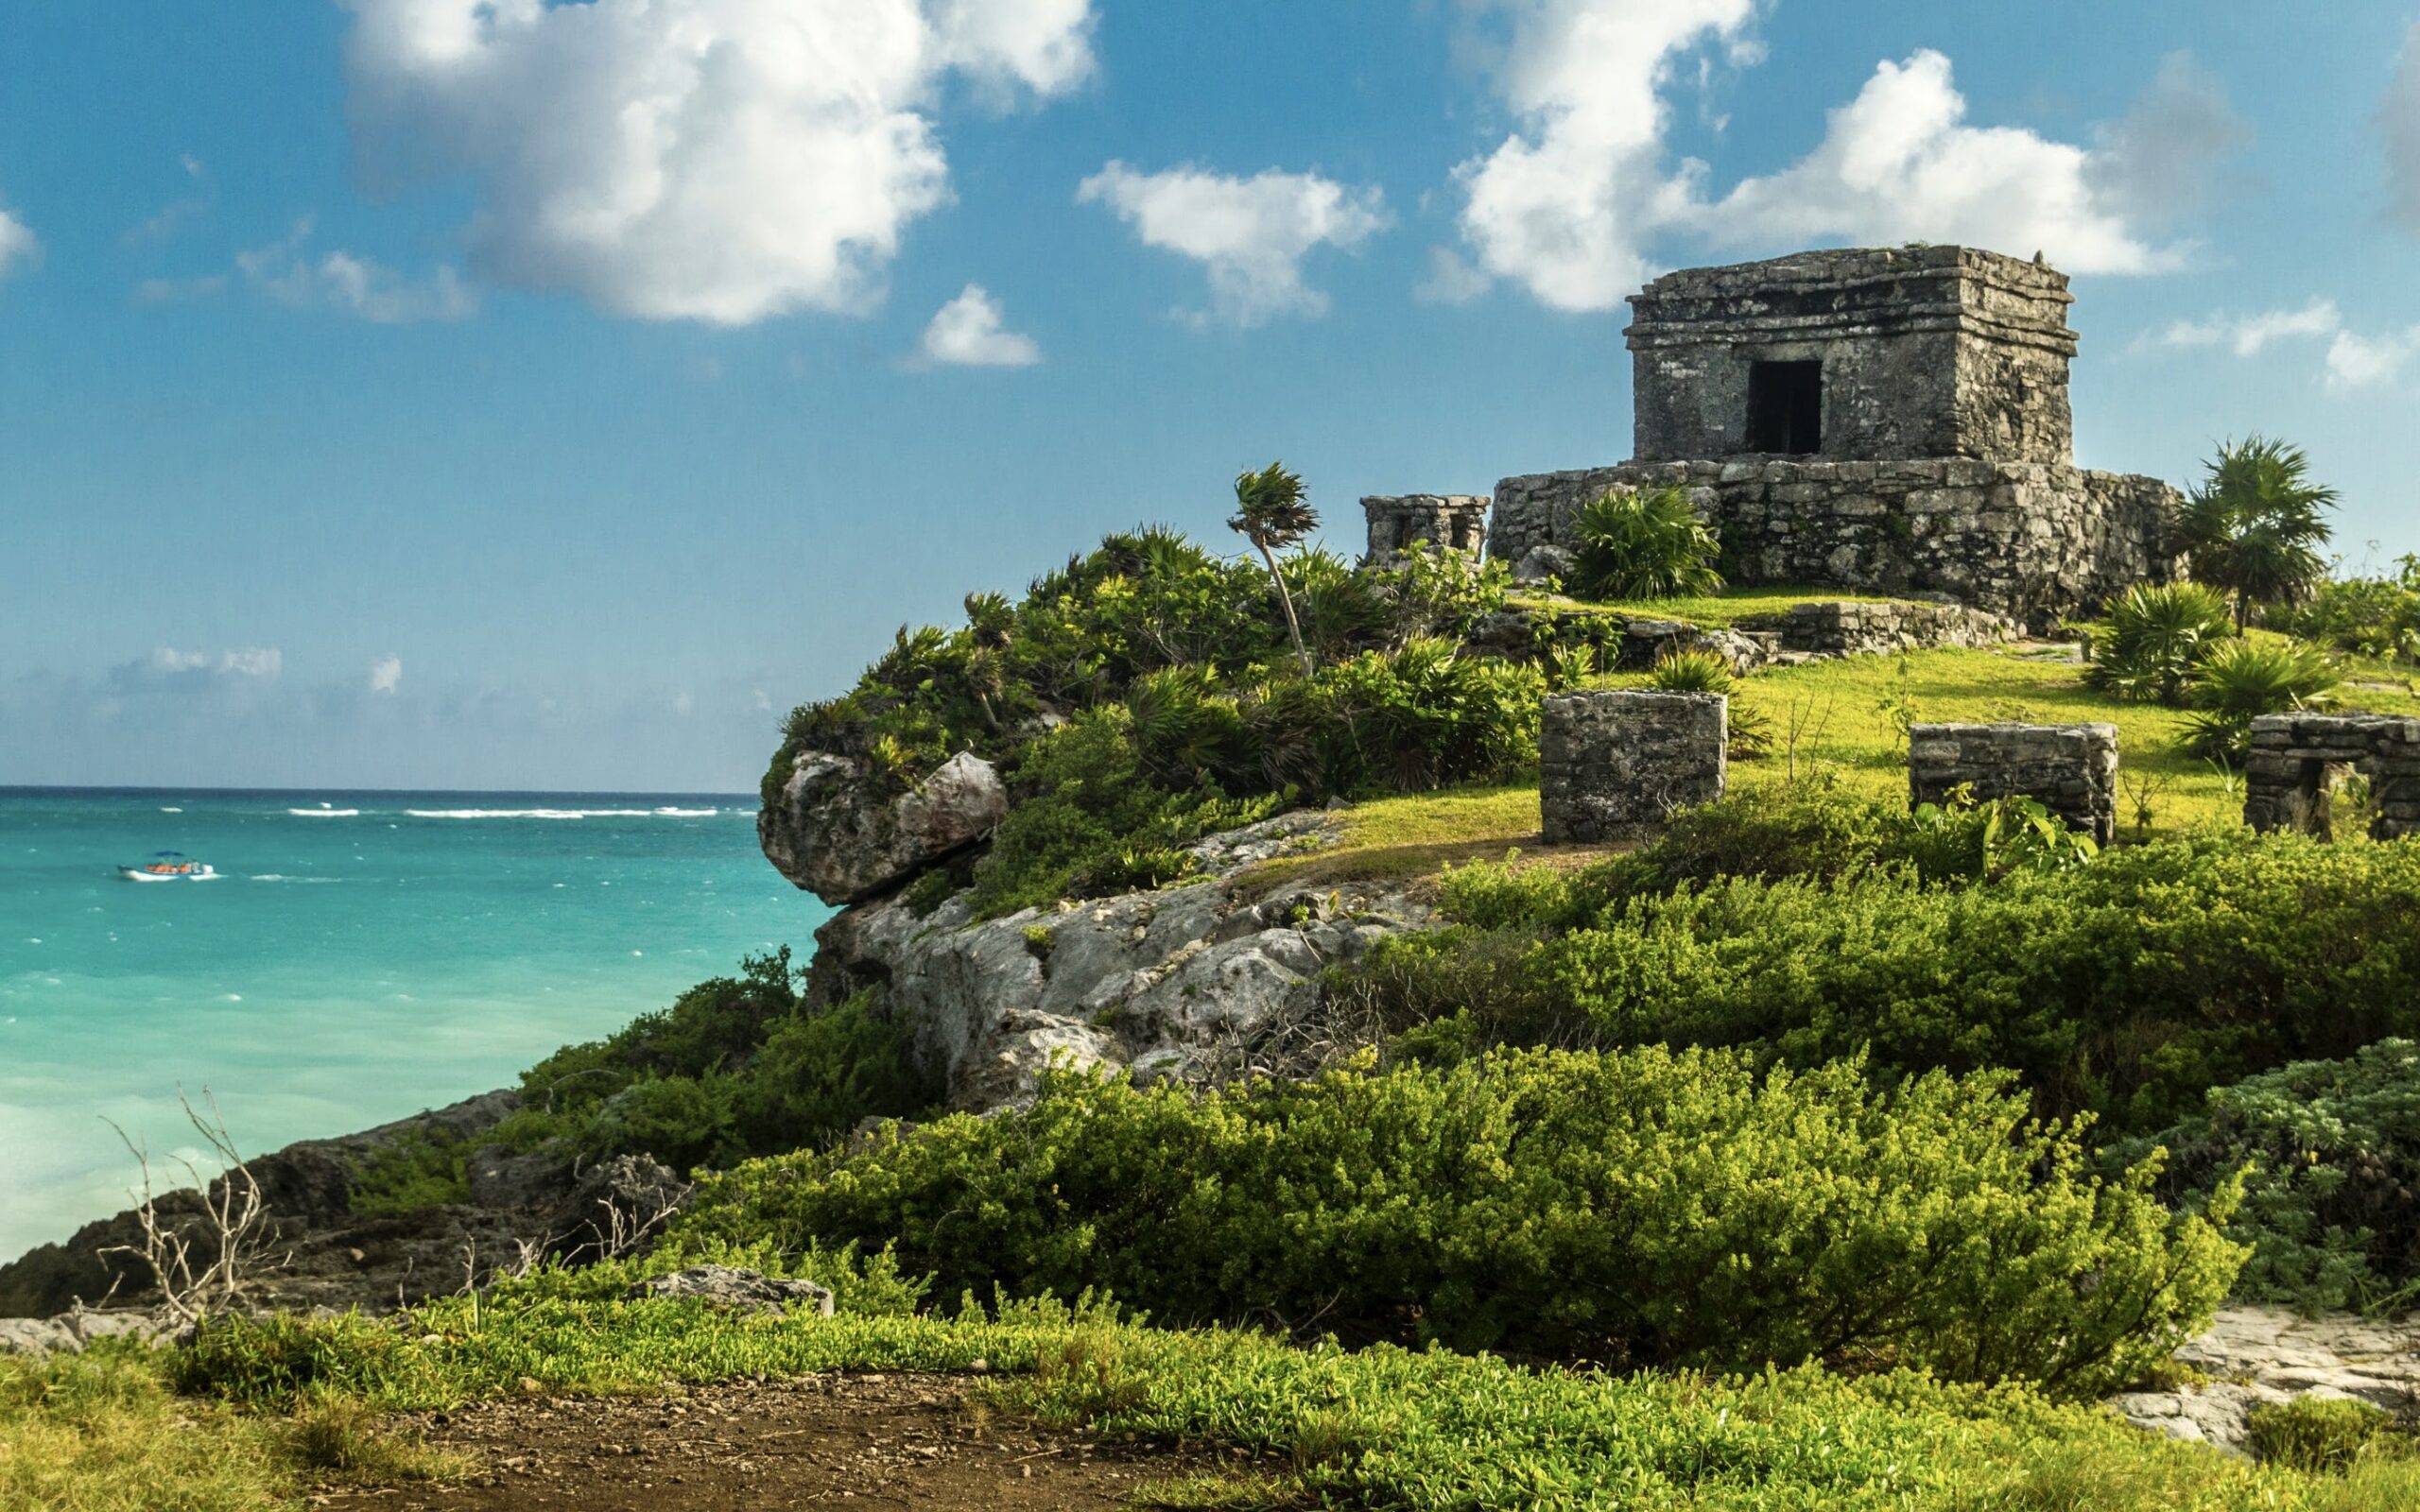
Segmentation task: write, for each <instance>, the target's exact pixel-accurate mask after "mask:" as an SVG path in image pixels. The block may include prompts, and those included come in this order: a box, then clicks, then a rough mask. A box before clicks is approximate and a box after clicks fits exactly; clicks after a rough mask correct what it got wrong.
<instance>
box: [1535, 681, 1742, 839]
mask: <svg viewBox="0 0 2420 1512" xmlns="http://www.w3.org/2000/svg"><path fill="white" fill-rule="evenodd" d="M1730 737H1731V700H1730V699H1728V698H1726V697H1724V696H1722V695H1721V694H1719V693H1652V692H1645V691H1629V690H1622V691H1610V692H1592V693H1565V694H1558V695H1556V696H1552V697H1549V698H1547V701H1546V709H1545V714H1544V718H1543V720H1542V722H1541V724H1540V728H1539V731H1538V777H1539V782H1538V801H1539V808H1540V818H1541V820H1542V826H1541V827H1542V829H1543V830H1544V833H1545V835H1546V839H1547V844H1549V845H1564V844H1570V843H1575V842H1581V843H1591V842H1598V841H1604V840H1620V839H1629V838H1633V837H1635V836H1638V835H1641V834H1644V833H1648V832H1650V831H1652V830H1654V829H1655V828H1657V827H1658V826H1660V825H1662V824H1663V823H1665V822H1666V821H1667V820H1668V819H1669V818H1670V817H1671V816H1672V815H1673V814H1674V813H1675V812H1677V811H1678V810H1681V809H1685V808H1692V807H1695V806H1696V805H1698V804H1701V803H1711V802H1713V801H1714V800H1715V799H1719V798H1720V797H1721V796H1722V788H1723V784H1724V782H1726V781H1727V780H1728V778H1729V775H1730V765H1729V762H1730V757H1729V751H1728V747H1729V745H1730Z"/></svg>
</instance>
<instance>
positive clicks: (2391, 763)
mask: <svg viewBox="0 0 2420 1512" xmlns="http://www.w3.org/2000/svg"><path fill="white" fill-rule="evenodd" d="M2347 775H2359V776H2360V777H2363V778H2366V779H2368V781H2369V783H2370V808H2371V811H2372V813H2371V821H2370V834H2371V836H2372V837H2373V838H2375V839H2379V840H2393V839H2396V838H2399V837H2401V836H2404V835H2411V834H2420V719H2409V718H2398V717H2394V716H2392V715H2386V714H2308V713H2291V714H2263V715H2261V716H2260V717H2259V718H2257V719H2255V720H2254V721H2253V722H2252V755H2251V758H2250V760H2249V761H2248V762H2247V763H2246V765H2245V766H2244V771H2243V822H2244V823H2246V824H2249V825H2251V826H2252V827H2253V828H2254V829H2256V830H2276V829H2290V830H2300V831H2303V832H2305V833H2316V834H2326V833H2328V831H2329V828H2330V816H2331V811H2332V809H2333V806H2334V805H2333V804H2332V803H2331V802H2330V801H2329V799H2330V796H2331V795H2332V794H2333V793H2334V792H2335V791H2336V790H2337V788H2338V786H2339V784H2340V782H2341V781H2342V778H2343V777H2345V776H2347Z"/></svg>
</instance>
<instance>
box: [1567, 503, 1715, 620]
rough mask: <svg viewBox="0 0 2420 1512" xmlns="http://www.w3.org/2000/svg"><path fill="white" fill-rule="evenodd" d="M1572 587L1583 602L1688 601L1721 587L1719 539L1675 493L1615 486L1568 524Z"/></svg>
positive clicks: (1584, 506) (1584, 507)
mask: <svg viewBox="0 0 2420 1512" xmlns="http://www.w3.org/2000/svg"><path fill="white" fill-rule="evenodd" d="M1572 533H1573V536H1574V537H1575V538H1576V544H1577V548H1578V549H1577V550H1576V551H1575V552H1574V554H1573V562H1572V568H1571V578H1572V587H1573V589H1574V591H1575V592H1577V593H1580V594H1582V596H1583V597H1589V598H1603V599H1625V598H1688V597H1693V596H1696V595H1698V594H1703V593H1714V592H1716V591H1718V590H1719V589H1720V588H1721V587H1722V575H1721V574H1720V573H1719V572H1717V571H1716V570H1715V565H1714V564H1715V559H1716V558H1718V557H1720V555H1721V552H1722V542H1721V541H1720V540H1718V539H1717V538H1716V536H1715V533H1714V530H1713V527H1711V526H1709V525H1708V524H1706V523H1705V522H1704V521H1703V520H1700V519H1699V518H1698V515H1697V511H1696V510H1695V509H1694V508H1692V507H1690V505H1689V496H1688V494H1687V493H1686V491H1685V490H1682V489H1679V488H1677V487H1667V488H1660V489H1615V490H1608V491H1606V492H1605V493H1602V494H1599V496H1598V497H1597V498H1595V499H1593V500H1591V501H1590V502H1589V503H1587V504H1585V505H1582V507H1581V509H1580V513H1579V515H1578V517H1577V518H1576V519H1574V520H1573V521H1572Z"/></svg>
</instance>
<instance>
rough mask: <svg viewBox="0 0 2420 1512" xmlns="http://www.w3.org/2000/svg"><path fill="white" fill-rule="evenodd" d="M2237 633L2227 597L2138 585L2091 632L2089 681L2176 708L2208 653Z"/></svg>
mask: <svg viewBox="0 0 2420 1512" xmlns="http://www.w3.org/2000/svg"><path fill="white" fill-rule="evenodd" d="M2236 633H2237V630H2236V625H2235V621H2234V619H2233V618H2232V617H2231V615H2230V613H2229V610H2228V608H2227V601H2226V597H2225V595H2224V594H2222V593H2218V592H2217V591H2216V590H2214V589H2210V588H2207V587H2204V586H2203V585H2202V584H2200V583H2163V584H2159V585H2156V586H2146V585H2142V584H2137V585H2135V587H2133V588H2130V589H2128V590H2127V591H2126V592H2125V593H2124V594H2123V595H2121V596H2120V597H2118V599H2117V600H2116V601H2115V602H2113V603H2111V605H2110V606H2109V617H2108V619H2107V620H2106V621H2104V622H2103V623H2101V624H2100V625H2098V626H2096V627H2093V628H2092V629H2091V631H2090V632H2089V639H2088V640H2087V642H2086V648H2087V650H2088V651H2089V652H2090V655H2091V658H2092V661H2091V664H2090V665H2088V666H2086V667H2085V668H2084V674H2083V679H2084V681H2085V682H2086V683H2087V684H2088V685H2090V686H2092V687H2094V688H2098V689H2100V691H2101V692H2103V693H2106V694H2111V695H2113V696H2117V697H2119V698H2125V699H2130V700H2135V701H2139V702H2151V703H2165V704H2177V703H2181V702H2183V701H2184V697H2185V690H2186V686H2187V683H2188V682H2189V681H2190V680H2191V679H2192V676H2193V669H2194V668H2195V667H2196V666H2197V665H2199V664H2200V662H2201V660H2202V658H2203V656H2204V653H2206V652H2207V651H2208V650H2210V649H2211V647H2213V646H2214V645H2216V644H2218V643H2219V642H2221V641H2223V640H2226V639H2228V638H2230V637H2232V636H2234V635H2235V634H2236Z"/></svg>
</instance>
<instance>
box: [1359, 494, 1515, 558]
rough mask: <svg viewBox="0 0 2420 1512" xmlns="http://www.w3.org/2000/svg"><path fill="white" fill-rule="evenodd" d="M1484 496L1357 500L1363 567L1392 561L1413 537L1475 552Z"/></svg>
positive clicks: (1483, 531)
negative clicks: (1363, 533) (1364, 535)
mask: <svg viewBox="0 0 2420 1512" xmlns="http://www.w3.org/2000/svg"><path fill="white" fill-rule="evenodd" d="M1488 504H1489V500H1488V497H1487V495H1485V494H1483V493H1404V494H1391V495H1390V494H1372V495H1368V496H1365V497H1364V498H1363V499H1362V500H1361V512H1362V514H1363V515H1364V516H1366V517H1367V518H1368V520H1369V524H1370V545H1369V549H1368V551H1366V552H1365V553H1364V554H1363V556H1362V558H1361V565H1362V566H1364V567H1392V566H1394V565H1396V564H1397V563H1398V562H1399V561H1401V560H1402V558H1403V554H1404V553H1405V552H1406V551H1407V550H1409V548H1410V547H1411V545H1412V544H1413V542H1415V541H1427V542H1428V543H1429V544H1431V545H1433V546H1442V547H1443V548H1444V549H1445V550H1447V551H1459V552H1462V553H1465V554H1466V555H1469V556H1473V557H1476V556H1478V554H1479V552H1480V550H1481V549H1482V548H1483V547H1484V546H1485V544H1486V541H1487V509H1488Z"/></svg>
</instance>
